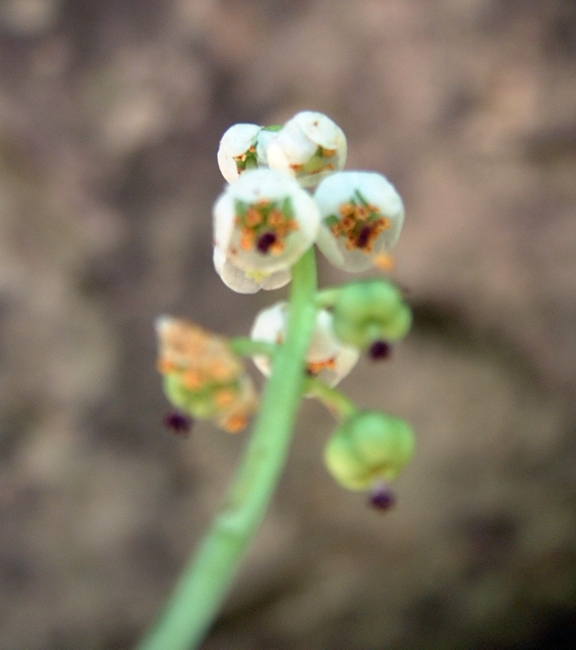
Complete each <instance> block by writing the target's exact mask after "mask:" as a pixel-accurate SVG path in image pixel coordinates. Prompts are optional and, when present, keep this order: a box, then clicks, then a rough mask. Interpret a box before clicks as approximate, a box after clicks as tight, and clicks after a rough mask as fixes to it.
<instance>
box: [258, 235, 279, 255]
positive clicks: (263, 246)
mask: <svg viewBox="0 0 576 650" xmlns="http://www.w3.org/2000/svg"><path fill="white" fill-rule="evenodd" d="M275 243H276V235H275V234H274V233H273V232H265V233H264V234H263V235H260V237H259V238H258V241H257V242H256V248H257V249H258V250H259V251H260V252H261V253H262V254H263V255H265V254H266V253H267V252H268V251H269V250H270V246H272V245H273V244H275Z"/></svg>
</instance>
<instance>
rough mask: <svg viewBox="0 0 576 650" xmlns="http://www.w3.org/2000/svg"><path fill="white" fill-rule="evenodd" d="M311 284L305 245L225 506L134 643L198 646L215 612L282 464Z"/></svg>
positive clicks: (306, 338) (310, 256) (312, 267)
mask: <svg viewBox="0 0 576 650" xmlns="http://www.w3.org/2000/svg"><path fill="white" fill-rule="evenodd" d="M316 284H317V280H316V259H315V257H314V251H313V249H310V250H309V251H308V252H307V253H306V254H305V255H304V256H303V257H302V258H301V260H300V261H299V262H298V263H297V264H296V265H295V266H294V268H293V269H292V286H291V292H290V310H289V316H288V330H287V334H286V339H285V342H284V344H283V345H282V346H281V347H279V349H278V352H277V353H276V354H275V355H274V360H273V367H272V375H271V377H270V380H269V381H268V383H267V385H266V388H265V391H264V396H263V399H262V407H261V410H260V414H259V417H258V420H257V422H256V425H255V427H254V431H253V433H252V436H251V438H250V440H249V442H248V446H247V449H246V452H245V455H244V458H243V460H242V463H241V465H240V468H239V470H238V472H237V474H236V477H235V479H234V482H233V483H232V486H231V488H230V491H229V492H228V495H227V497H226V500H225V502H224V505H223V508H222V510H221V511H220V513H219V514H218V515H217V516H216V517H215V519H214V521H213V522H212V526H211V528H210V530H209V531H208V533H207V535H206V537H205V538H204V540H203V542H202V544H201V546H200V549H199V551H198V554H197V555H196V557H195V558H194V559H193V560H192V561H191V562H190V564H189V565H188V566H187V567H186V568H185V569H184V572H183V575H182V577H181V578H180V581H179V583H178V585H177V587H176V591H175V593H174V595H173V596H172V598H171V600H170V601H169V603H168V606H167V608H166V610H165V612H164V614H163V616H162V618H161V619H160V621H159V623H158V625H157V627H156V628H155V629H153V630H152V632H151V633H150V634H149V636H148V637H147V638H145V639H144V641H143V642H142V643H141V644H140V646H139V647H138V650H168V649H169V650H192V649H193V648H197V647H198V645H199V644H200V643H201V641H202V639H203V638H204V636H205V634H206V632H207V631H208V629H209V627H210V625H211V624H212V621H213V620H214V618H215V617H216V614H217V612H218V609H219V607H220V604H221V602H222V600H223V599H224V597H225V595H226V592H227V590H228V587H229V585H230V582H231V581H232V578H233V576H234V574H235V571H236V568H237V566H238V563H239V561H240V559H241V558H242V555H243V553H244V551H245V549H246V547H247V546H248V543H249V542H250V540H251V539H252V536H253V535H254V533H255V531H256V528H257V526H258V524H259V523H260V521H261V520H262V518H263V516H264V513H265V511H266V508H267V506H268V503H269V501H270V499H271V497H272V494H273V491H274V488H275V486H276V483H277V481H278V478H279V476H280V473H281V471H282V469H283V467H284V462H285V458H286V454H287V450H288V445H289V442H290V438H291V434H292V430H293V427H294V421H295V418H296V413H297V410H298V406H299V403H300V399H301V396H302V389H303V385H304V365H305V357H306V352H307V349H308V345H309V342H310V337H311V335H312V330H313V327H314V320H315V315H316V306H315V304H314V292H315V291H316Z"/></svg>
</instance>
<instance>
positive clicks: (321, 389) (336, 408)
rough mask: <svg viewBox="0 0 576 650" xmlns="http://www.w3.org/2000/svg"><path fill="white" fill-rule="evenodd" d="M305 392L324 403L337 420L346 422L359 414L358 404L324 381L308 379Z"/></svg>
mask: <svg viewBox="0 0 576 650" xmlns="http://www.w3.org/2000/svg"><path fill="white" fill-rule="evenodd" d="M304 392H305V393H306V394H307V395H311V396H312V397H315V398H316V399H317V400H318V401H319V402H322V404H324V406H325V407H326V408H327V409H328V410H329V411H330V412H331V413H332V414H333V415H334V417H335V418H336V419H337V420H345V419H346V418H349V417H350V416H352V415H354V413H357V412H358V408H357V406H356V404H354V402H352V400H350V399H349V398H348V397H346V395H344V393H341V392H340V391H339V390H337V389H336V388H330V386H327V385H326V384H325V383H324V382H323V381H320V380H319V379H315V378H314V377H308V378H307V379H306V381H305V383H304Z"/></svg>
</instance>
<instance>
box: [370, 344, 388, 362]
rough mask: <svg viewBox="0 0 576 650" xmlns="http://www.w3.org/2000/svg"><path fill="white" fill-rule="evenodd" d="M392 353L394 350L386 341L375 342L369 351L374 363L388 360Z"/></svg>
mask: <svg viewBox="0 0 576 650" xmlns="http://www.w3.org/2000/svg"><path fill="white" fill-rule="evenodd" d="M391 353H392V348H391V347H390V346H389V345H388V343H385V342H384V341H374V343H372V345H371V346H370V348H369V349H368V354H369V356H370V358H371V359H372V360H373V361H380V360H381V359H388V358H389V356H390V354H391Z"/></svg>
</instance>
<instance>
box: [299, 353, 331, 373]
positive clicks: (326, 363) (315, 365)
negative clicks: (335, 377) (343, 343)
mask: <svg viewBox="0 0 576 650" xmlns="http://www.w3.org/2000/svg"><path fill="white" fill-rule="evenodd" d="M306 367H307V369H308V372H309V373H310V374H311V375H317V374H318V373H319V372H320V371H322V370H336V358H335V357H332V358H331V359H324V360H322V361H309V362H308V363H307V364H306Z"/></svg>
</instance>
